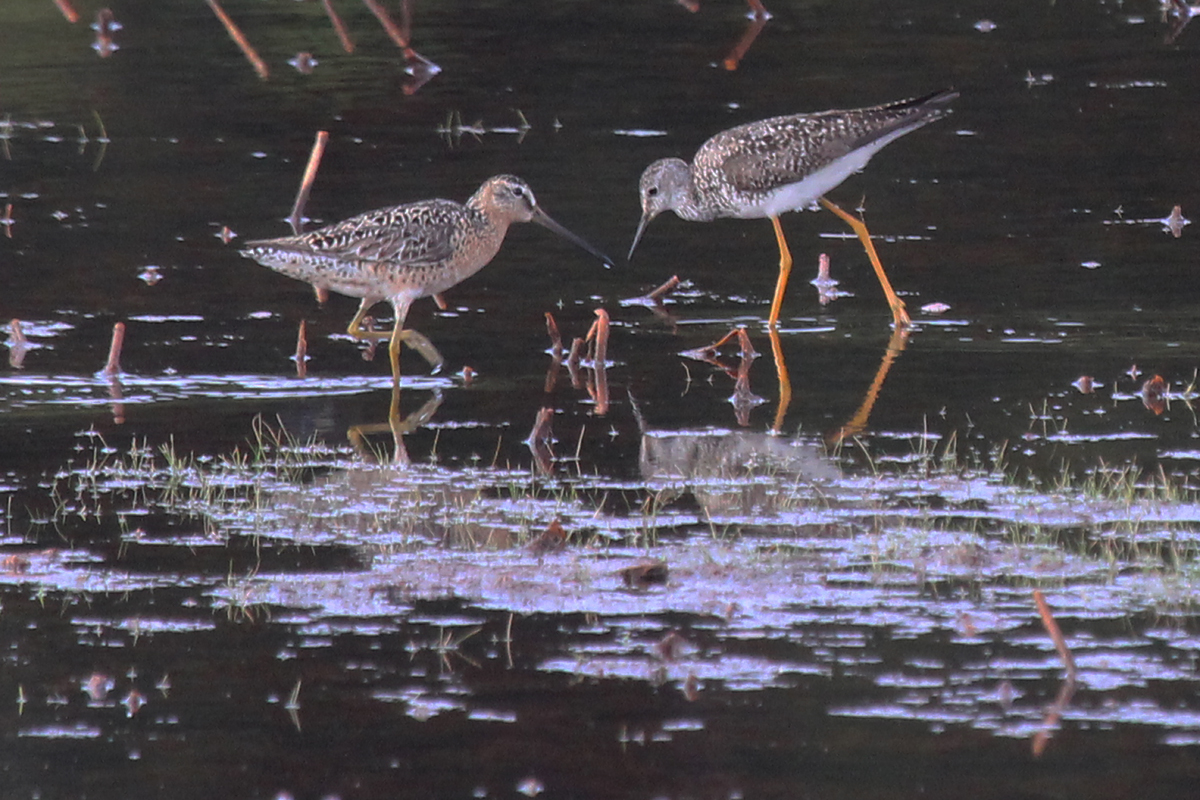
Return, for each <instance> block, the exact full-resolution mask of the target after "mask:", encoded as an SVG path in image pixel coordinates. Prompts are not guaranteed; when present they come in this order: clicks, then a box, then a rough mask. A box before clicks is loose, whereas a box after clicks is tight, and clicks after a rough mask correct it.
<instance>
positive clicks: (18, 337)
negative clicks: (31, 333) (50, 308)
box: [8, 319, 29, 346]
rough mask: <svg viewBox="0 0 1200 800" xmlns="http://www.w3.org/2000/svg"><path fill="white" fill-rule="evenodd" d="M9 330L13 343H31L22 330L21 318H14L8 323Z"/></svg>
mask: <svg viewBox="0 0 1200 800" xmlns="http://www.w3.org/2000/svg"><path fill="white" fill-rule="evenodd" d="M8 332H9V335H10V336H12V344H14V345H21V346H24V345H27V344H29V341H28V340H27V339H26V338H25V332H24V331H23V330H21V320H19V319H14V320H13V321H12V322H10V323H8Z"/></svg>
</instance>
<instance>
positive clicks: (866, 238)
mask: <svg viewBox="0 0 1200 800" xmlns="http://www.w3.org/2000/svg"><path fill="white" fill-rule="evenodd" d="M821 205H823V206H825V207H826V208H828V209H829V210H830V211H832V212H833V213H835V214H837V215H838V216H839V217H841V218H842V220H843V221H845V223H846V224H847V225H849V226H850V227H851V228H852V229H853V230H854V232H855V233H856V234H858V238H859V241H861V242H862V243H863V248H864V249H865V250H866V251H867V258H869V259H871V266H872V267H874V268H875V275H876V276H877V277H878V278H879V285H880V286H882V287H883V293H884V295H886V296H887V301H888V305H889V306H891V309H892V320H893V321H894V322H895V325H896V327H897V328H906V327H908V326H909V325H911V324H912V320H910V319H909V318H908V312H907V311H905V310H904V301H903V300H901V299H900V298H899V297H897V296H896V293H895V292H894V291H892V283H891V281H889V280H888V277H887V274H886V273H885V272H884V271H883V264H882V263H881V262H880V261H879V254H878V253H876V252H875V245H874V244H872V243H871V234H870V232H869V231H867V226H866V224H865V223H864V222H863V221H862V220H861V219H859V218H858V217H855V216H853V215H852V214H847V213H846V212H845V211H843V210H842V209H840V208H838V207H837V206H836V205H834V204H833V203H831V202H829V201H828V200H826V199H825V198H824V197H822V198H821ZM775 231H776V234H777V235H779V236H780V240H779V241H780V242H781V243H782V242H783V238H782V234H779V223H778V221H776V223H775ZM781 246H782V244H781Z"/></svg>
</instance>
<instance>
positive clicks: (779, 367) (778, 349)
mask: <svg viewBox="0 0 1200 800" xmlns="http://www.w3.org/2000/svg"><path fill="white" fill-rule="evenodd" d="M767 336H769V337H771V355H773V356H774V357H775V375H776V376H777V377H778V378H779V406H778V407H777V408H776V409H775V421H774V423H773V424H772V425H771V433H775V434H780V433H783V418H784V417H785V416H787V410H788V406H790V405H791V404H792V381H791V379H790V378H788V369H787V362H786V361H785V360H784V358H783V345H782V344H781V343H780V341H779V331H777V330H775V328H774V326H772V327H770V328H767Z"/></svg>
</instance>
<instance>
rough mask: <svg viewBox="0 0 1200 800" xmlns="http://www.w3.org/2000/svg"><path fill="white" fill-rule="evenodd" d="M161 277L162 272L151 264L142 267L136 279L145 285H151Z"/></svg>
mask: <svg viewBox="0 0 1200 800" xmlns="http://www.w3.org/2000/svg"><path fill="white" fill-rule="evenodd" d="M162 279H163V275H162V273H161V272H159V270H158V267H156V266H154V265H153V264H151V265H148V266H146V267H143V268H142V271H141V272H139V273H138V280H140V281H141V282H142V283H144V284H146V285H147V286H153V285H154V284H156V283H158V282H159V281H161V280H162Z"/></svg>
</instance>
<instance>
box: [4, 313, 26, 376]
mask: <svg viewBox="0 0 1200 800" xmlns="http://www.w3.org/2000/svg"><path fill="white" fill-rule="evenodd" d="M8 333H9V338H8V365H9V366H10V367H12V368H13V369H23V368H24V366H25V354H26V353H27V352H29V341H28V340H27V339H26V338H25V332H24V331H23V330H21V320H19V319H14V320H13V321H12V322H10V323H8Z"/></svg>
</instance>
